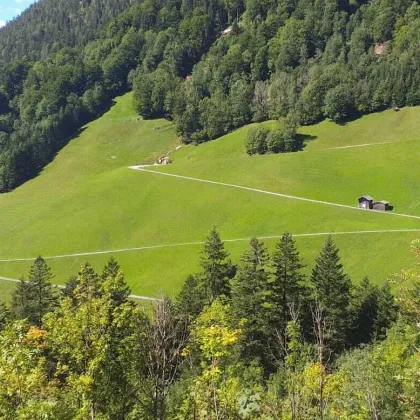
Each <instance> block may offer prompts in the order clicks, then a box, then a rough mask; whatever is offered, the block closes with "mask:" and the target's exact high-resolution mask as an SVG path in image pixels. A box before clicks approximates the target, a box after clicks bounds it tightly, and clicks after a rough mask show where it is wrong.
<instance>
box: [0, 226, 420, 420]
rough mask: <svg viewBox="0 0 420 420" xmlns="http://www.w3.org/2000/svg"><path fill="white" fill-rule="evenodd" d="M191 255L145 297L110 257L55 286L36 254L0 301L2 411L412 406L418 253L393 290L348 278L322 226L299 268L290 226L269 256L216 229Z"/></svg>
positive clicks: (298, 415) (398, 411)
mask: <svg viewBox="0 0 420 420" xmlns="http://www.w3.org/2000/svg"><path fill="white" fill-rule="evenodd" d="M413 251H414V252H415V254H416V255H417V257H419V258H420V245H419V242H418V241H417V242H414V243H413ZM200 267H201V270H200V272H199V273H196V274H194V275H190V276H189V277H188V278H187V279H186V281H185V283H184V286H183V288H182V289H181V291H180V293H179V294H178V295H177V296H176V298H175V299H174V300H172V299H170V298H168V297H165V296H163V297H162V298H161V299H158V300H156V302H154V303H153V305H152V306H150V307H148V306H147V307H146V306H145V305H144V304H140V305H138V304H136V303H135V302H134V301H132V300H130V299H129V295H130V290H129V287H128V286H127V284H126V282H125V280H124V275H123V273H122V271H121V269H120V266H119V265H118V263H117V262H116V261H115V260H114V259H113V258H111V259H110V260H109V261H108V263H107V264H106V266H105V267H104V269H103V271H102V272H101V273H96V272H95V271H94V269H93V268H92V267H91V266H90V265H89V264H88V263H86V264H85V265H83V266H82V268H81V270H80V272H79V274H78V275H77V276H74V277H71V278H70V279H69V280H68V281H67V283H66V286H65V288H64V289H63V290H62V291H58V289H56V288H55V287H54V286H52V284H51V280H52V279H53V274H52V273H51V269H50V268H49V267H48V265H47V263H46V261H45V260H43V259H42V258H41V257H39V258H37V259H36V260H35V262H34V263H33V265H32V267H31V269H30V272H29V277H28V279H27V280H25V279H22V280H21V282H20V283H19V284H18V286H17V288H16V290H15V291H14V293H13V297H12V303H11V305H10V306H8V305H6V304H4V303H2V304H1V305H0V373H1V374H0V416H1V417H2V418H5V419H41V418H42V419H76V418H77V419H87V418H89V419H142V418H145V419H146V418H147V419H159V420H161V419H174V420H176V419H179V420H181V419H255V420H257V419H260V420H267V419H350V418H354V419H356V418H357V419H371V418H378V419H379V418H380V419H389V420H391V419H397V418H398V419H400V418H401V419H402V418H406V419H416V418H418V416H419V414H420V405H419V399H418V395H419V390H420V388H419V382H418V370H419V342H420V329H419V325H420V305H419V293H420V273H419V270H418V265H415V266H414V268H413V269H411V270H404V271H402V272H401V274H400V275H398V276H396V277H395V278H394V282H395V283H396V285H397V286H398V288H397V290H398V292H397V294H396V296H394V295H393V294H392V293H391V290H390V286H389V284H388V283H385V284H384V285H383V286H381V287H379V286H376V285H374V284H372V283H371V282H370V281H369V280H368V279H363V280H362V281H361V282H360V283H359V284H357V285H355V284H353V283H352V282H351V280H350V279H349V277H348V275H346V273H345V271H344V268H343V266H342V264H341V262H340V256H339V250H338V249H337V247H336V245H335V244H334V242H333V240H332V239H331V237H328V238H327V240H326V242H325V244H324V246H323V248H322V249H321V251H320V253H319V256H318V257H317V259H316V261H315V263H314V265H313V268H312V271H311V274H310V275H308V276H306V275H305V274H304V273H303V269H304V265H303V264H302V261H301V258H300V256H299V252H298V250H297V248H296V244H295V241H294V239H293V237H292V236H291V235H290V234H288V233H285V234H284V235H283V236H282V238H281V239H280V240H279V241H278V243H277V244H276V246H275V249H274V252H273V253H272V254H271V255H270V254H269V252H268V250H267V248H266V246H265V244H264V242H263V241H260V240H258V239H256V238H253V239H251V241H250V243H249V247H248V250H247V251H246V252H245V253H244V254H243V255H242V257H241V259H240V261H239V262H238V263H237V264H233V263H232V261H231V260H230V258H229V255H228V252H227V251H226V249H225V247H224V244H223V242H222V240H221V239H220V235H219V234H218V232H217V231H216V229H213V230H212V231H211V232H210V234H209V236H208V237H207V239H206V241H205V245H204V247H203V250H202V252H201V257H200Z"/></svg>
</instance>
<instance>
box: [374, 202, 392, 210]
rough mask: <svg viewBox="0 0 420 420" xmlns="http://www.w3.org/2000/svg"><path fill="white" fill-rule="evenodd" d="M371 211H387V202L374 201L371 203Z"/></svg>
mask: <svg viewBox="0 0 420 420" xmlns="http://www.w3.org/2000/svg"><path fill="white" fill-rule="evenodd" d="M373 210H378V211H387V210H389V202H388V201H385V200H382V201H375V202H374V203H373Z"/></svg>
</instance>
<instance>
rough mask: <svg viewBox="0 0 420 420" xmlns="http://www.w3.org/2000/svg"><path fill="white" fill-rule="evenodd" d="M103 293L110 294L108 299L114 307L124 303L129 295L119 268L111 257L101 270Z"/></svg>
mask: <svg viewBox="0 0 420 420" xmlns="http://www.w3.org/2000/svg"><path fill="white" fill-rule="evenodd" d="M101 278H102V280H103V288H104V287H106V288H107V290H104V292H108V293H110V298H111V300H112V302H113V303H114V305H115V306H118V305H121V304H122V303H125V302H126V301H127V299H128V297H129V296H130V294H131V290H130V287H129V286H128V285H127V283H126V282H125V278H124V274H123V273H122V272H121V267H120V265H119V264H118V262H117V261H116V260H115V258H114V257H111V258H110V259H109V260H108V262H107V263H106V265H105V267H104V268H103V270H102V274H101Z"/></svg>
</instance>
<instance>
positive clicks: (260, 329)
mask: <svg viewBox="0 0 420 420" xmlns="http://www.w3.org/2000/svg"><path fill="white" fill-rule="evenodd" d="M267 263H268V253H267V249H266V247H265V245H264V243H263V242H261V241H259V240H258V239H256V238H253V239H251V242H250V249H249V251H248V252H246V253H245V254H244V255H243V257H242V260H241V264H240V266H239V269H238V273H237V275H236V277H235V278H234V280H233V281H232V289H231V295H232V312H233V314H234V317H235V319H236V320H237V321H238V322H240V321H242V320H244V321H245V324H244V326H243V328H242V329H243V333H244V334H243V341H242V349H243V355H244V357H246V358H247V360H248V361H250V360H259V361H260V362H261V363H262V364H263V365H264V367H266V368H268V367H269V364H270V359H271V358H270V357H269V355H268V353H269V352H268V348H267V343H268V338H269V337H270V331H269V329H270V326H269V319H270V314H271V311H270V307H269V303H268V283H269V273H268V271H267V268H268V267H267Z"/></svg>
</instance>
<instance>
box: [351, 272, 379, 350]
mask: <svg viewBox="0 0 420 420" xmlns="http://www.w3.org/2000/svg"><path fill="white" fill-rule="evenodd" d="M378 295H379V289H378V287H376V286H374V285H373V284H372V283H371V282H370V281H369V279H368V278H367V277H365V278H364V279H363V280H362V281H361V283H360V284H359V285H358V286H356V287H355V293H354V296H353V298H352V302H351V307H350V318H351V319H350V329H349V337H348V342H349V343H350V344H351V345H353V346H357V345H359V344H362V343H363V344H367V343H369V342H370V341H371V340H372V338H373V333H374V331H373V329H374V323H375V320H376V317H377V312H378Z"/></svg>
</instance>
